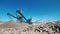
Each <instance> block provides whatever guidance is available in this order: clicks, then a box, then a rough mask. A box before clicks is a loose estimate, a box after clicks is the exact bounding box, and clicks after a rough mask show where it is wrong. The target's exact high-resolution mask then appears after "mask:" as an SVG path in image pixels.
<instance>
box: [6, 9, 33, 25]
mask: <svg viewBox="0 0 60 34" xmlns="http://www.w3.org/2000/svg"><path fill="white" fill-rule="evenodd" d="M7 15H8V16H12V17H14V18H16V19H17V21H19V23H22V22H25V23H28V24H32V22H31V20H32V19H31V18H30V19H26V18H25V16H24V15H23V14H22V12H21V10H17V11H16V16H14V15H12V14H10V13H7ZM23 19H24V20H25V21H24V20H23Z"/></svg>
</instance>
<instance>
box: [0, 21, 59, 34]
mask: <svg viewBox="0 0 60 34" xmlns="http://www.w3.org/2000/svg"><path fill="white" fill-rule="evenodd" d="M59 23H60V21H59V22H58V21H56V22H55V23H53V22H46V23H33V24H27V23H16V22H14V21H8V22H7V23H4V24H0V34H60V24H59ZM57 24H58V25H57Z"/></svg>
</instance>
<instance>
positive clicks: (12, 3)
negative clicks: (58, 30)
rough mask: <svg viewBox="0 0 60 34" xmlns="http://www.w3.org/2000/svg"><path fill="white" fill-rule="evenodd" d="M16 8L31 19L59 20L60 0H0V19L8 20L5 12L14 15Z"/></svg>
mask: <svg viewBox="0 0 60 34" xmlns="http://www.w3.org/2000/svg"><path fill="white" fill-rule="evenodd" d="M17 9H21V10H22V13H23V14H24V16H25V17H26V18H30V17H32V19H33V20H41V21H55V20H60V0H0V20H3V21H8V20H10V19H9V17H8V16H7V15H6V14H7V13H8V12H9V13H11V14H13V15H14V13H15V11H16V10H17ZM12 19H14V18H12ZM14 20H15V19H14Z"/></svg>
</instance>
